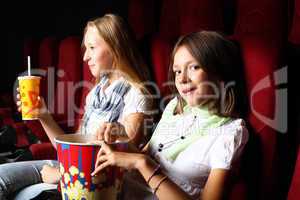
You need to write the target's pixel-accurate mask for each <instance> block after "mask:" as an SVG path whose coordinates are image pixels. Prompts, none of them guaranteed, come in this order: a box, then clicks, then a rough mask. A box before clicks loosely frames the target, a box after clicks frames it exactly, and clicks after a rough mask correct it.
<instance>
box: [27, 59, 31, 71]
mask: <svg viewBox="0 0 300 200" xmlns="http://www.w3.org/2000/svg"><path fill="white" fill-rule="evenodd" d="M27 66H28V76H31V71H30V56H27Z"/></svg>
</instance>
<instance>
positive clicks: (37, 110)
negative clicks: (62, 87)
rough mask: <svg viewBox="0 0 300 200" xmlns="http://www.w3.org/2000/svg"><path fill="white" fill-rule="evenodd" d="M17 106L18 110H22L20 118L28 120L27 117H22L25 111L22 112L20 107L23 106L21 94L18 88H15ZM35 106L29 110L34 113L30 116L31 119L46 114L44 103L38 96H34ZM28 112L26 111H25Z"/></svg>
mask: <svg viewBox="0 0 300 200" xmlns="http://www.w3.org/2000/svg"><path fill="white" fill-rule="evenodd" d="M17 92H18V93H17V107H18V111H19V112H22V119H23V120H28V119H29V118H25V119H24V115H25V116H26V111H25V113H24V112H23V110H22V108H23V107H24V106H22V98H21V94H20V89H19V88H17ZM36 101H37V102H36V106H35V107H34V108H33V109H32V110H31V112H32V113H34V116H33V117H32V119H42V118H44V117H45V115H46V114H48V109H47V107H46V103H45V101H44V99H43V98H42V97H40V96H37V97H36ZM27 112H28V111H27Z"/></svg>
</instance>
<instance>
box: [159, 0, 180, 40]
mask: <svg viewBox="0 0 300 200" xmlns="http://www.w3.org/2000/svg"><path fill="white" fill-rule="evenodd" d="M178 6H179V5H178V0H162V4H161V11H160V19H159V35H160V36H161V37H162V38H167V39H169V40H172V39H176V38H177V37H178V36H179V8H178Z"/></svg>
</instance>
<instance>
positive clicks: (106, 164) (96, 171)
mask: <svg viewBox="0 0 300 200" xmlns="http://www.w3.org/2000/svg"><path fill="white" fill-rule="evenodd" d="M109 165H110V164H109V162H104V163H102V164H101V165H99V166H98V167H96V168H95V170H94V171H93V173H92V174H91V175H92V176H95V175H96V174H98V173H99V172H100V171H101V170H103V169H104V168H106V167H108V166H109Z"/></svg>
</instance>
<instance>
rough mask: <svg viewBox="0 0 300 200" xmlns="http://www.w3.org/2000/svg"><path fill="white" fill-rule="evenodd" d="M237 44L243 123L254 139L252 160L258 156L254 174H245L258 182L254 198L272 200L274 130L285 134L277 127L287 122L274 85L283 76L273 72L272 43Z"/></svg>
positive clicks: (275, 60)
mask: <svg viewBox="0 0 300 200" xmlns="http://www.w3.org/2000/svg"><path fill="white" fill-rule="evenodd" d="M239 42H240V45H241V51H242V57H243V62H244V72H245V79H246V87H247V95H248V97H249V104H250V112H249V114H248V117H247V121H248V122H249V124H250V126H251V130H253V132H251V134H253V137H255V138H256V140H257V142H256V146H255V147H253V148H254V149H255V151H256V152H258V153H257V155H256V157H260V158H259V161H260V162H259V163H256V162H254V161H253V162H252V164H253V165H254V166H256V167H257V165H259V166H258V168H259V169H258V171H257V173H256V174H255V172H254V170H252V171H250V172H249V173H250V174H252V176H253V177H252V178H254V177H255V178H256V179H258V180H259V181H258V183H259V184H257V183H256V185H255V190H256V192H257V194H258V195H259V196H258V197H256V198H259V199H266V198H270V199H273V198H272V196H274V195H276V192H274V190H275V188H276V184H277V181H278V177H277V174H278V173H277V167H278V163H277V159H278V157H277V153H278V152H277V150H278V149H277V137H278V135H277V133H278V130H279V131H282V132H284V131H286V130H285V128H286V127H280V124H281V123H285V122H284V120H285V119H287V116H286V114H287V113H286V109H287V108H284V105H281V104H280V103H282V102H280V101H284V100H283V99H280V98H286V97H285V96H284V94H283V96H279V95H281V94H280V91H279V90H278V92H277V90H276V84H280V82H277V83H276V81H280V78H281V79H282V77H284V76H286V73H285V72H284V71H277V68H278V67H279V65H280V54H279V52H280V48H279V47H278V46H277V45H276V43H273V42H272V40H268V39H267V38H265V37H255V36H251V37H243V38H240V39H239ZM281 76H282V77H281ZM278 78H279V79H278ZM281 81H282V80H281ZM274 82H275V83H274ZM280 109H285V110H280ZM280 120H282V121H280ZM286 124H287V122H286V123H285V125H286ZM256 159H257V158H256ZM249 169H250V168H249ZM274 198H275V197H274Z"/></svg>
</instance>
